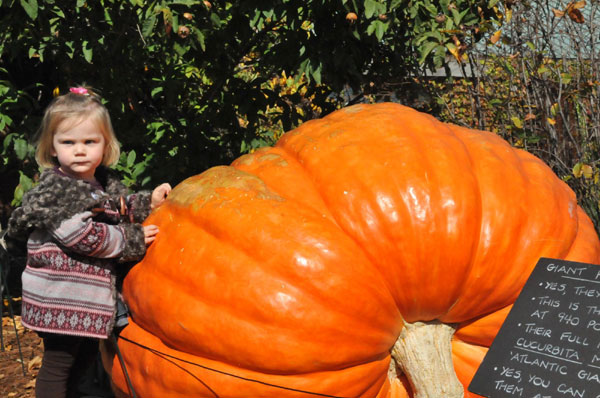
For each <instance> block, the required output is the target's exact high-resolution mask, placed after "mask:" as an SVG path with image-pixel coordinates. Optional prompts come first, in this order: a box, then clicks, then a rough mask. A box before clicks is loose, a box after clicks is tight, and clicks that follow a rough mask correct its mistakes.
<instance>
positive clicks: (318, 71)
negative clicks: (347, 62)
mask: <svg viewBox="0 0 600 398" xmlns="http://www.w3.org/2000/svg"><path fill="white" fill-rule="evenodd" d="M321 68H322V65H321V64H319V66H318V67H317V68H316V69H314V70H313V71H312V72H311V76H312V78H313V79H314V80H315V83H317V84H321Z"/></svg>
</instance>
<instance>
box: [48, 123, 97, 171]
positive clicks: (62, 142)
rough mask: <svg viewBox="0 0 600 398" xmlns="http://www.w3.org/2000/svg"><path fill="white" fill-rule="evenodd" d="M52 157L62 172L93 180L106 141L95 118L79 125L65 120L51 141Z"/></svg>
mask: <svg viewBox="0 0 600 398" xmlns="http://www.w3.org/2000/svg"><path fill="white" fill-rule="evenodd" d="M52 146H53V149H52V156H56V157H57V158H58V163H59V164H60V170H61V171H62V172H63V173H65V174H67V175H70V176H71V177H75V178H79V179H82V180H87V181H94V173H95V172H96V168H97V167H98V166H100V164H101V163H102V159H103V156H104V148H105V146H106V139H105V138H104V135H103V134H102V132H101V131H100V126H99V125H98V123H97V122H96V121H94V120H93V119H92V118H89V117H88V118H86V119H84V120H83V121H81V122H79V123H77V121H74V120H73V119H65V120H63V121H62V122H61V123H60V124H59V125H58V127H57V129H56V132H55V133H54V137H53V139H52Z"/></svg>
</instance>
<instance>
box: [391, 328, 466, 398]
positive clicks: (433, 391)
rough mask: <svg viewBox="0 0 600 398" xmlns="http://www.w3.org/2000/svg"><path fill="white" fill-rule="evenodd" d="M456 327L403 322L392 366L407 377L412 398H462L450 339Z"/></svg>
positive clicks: (393, 350)
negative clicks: (412, 394)
mask: <svg viewBox="0 0 600 398" xmlns="http://www.w3.org/2000/svg"><path fill="white" fill-rule="evenodd" d="M455 331H456V328H455V327H454V326H452V325H448V324H445V323H442V322H439V321H430V322H415V323H405V324H404V328H403V329H402V332H401V333H400V336H399V337H398V340H397V341H396V344H394V347H393V348H392V358H393V361H392V364H390V366H394V367H396V366H398V368H400V369H401V370H402V371H403V372H404V373H405V374H406V376H407V378H408V380H409V382H410V384H411V386H412V390H413V393H414V398H440V397H444V398H462V397H463V396H464V389H463V386H462V384H461V383H460V381H458V378H457V377H456V372H455V371H454V365H453V362H452V336H453V335H454V332H455Z"/></svg>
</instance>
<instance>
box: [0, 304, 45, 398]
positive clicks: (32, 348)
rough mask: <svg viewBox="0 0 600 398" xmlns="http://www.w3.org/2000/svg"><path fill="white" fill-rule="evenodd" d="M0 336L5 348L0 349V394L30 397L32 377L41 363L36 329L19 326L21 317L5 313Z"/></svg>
mask: <svg viewBox="0 0 600 398" xmlns="http://www.w3.org/2000/svg"><path fill="white" fill-rule="evenodd" d="M15 323H16V329H17V333H18V336H19V343H20V345H21V352H22V355H23V365H24V367H25V373H26V374H25V375H23V366H22V364H21V356H20V355H19V345H18V344H17V338H16V334H15ZM2 339H3V343H4V350H2V351H0V397H7V398H33V397H35V391H34V387H35V378H36V376H37V373H38V371H39V368H40V365H41V363H42V354H43V352H44V348H43V345H42V340H41V339H40V338H39V337H38V335H37V334H36V333H35V332H32V331H31V330H28V329H25V328H24V327H23V326H22V325H21V317H19V316H18V315H17V316H15V319H14V323H13V319H12V318H11V317H9V316H8V315H7V314H3V317H2Z"/></svg>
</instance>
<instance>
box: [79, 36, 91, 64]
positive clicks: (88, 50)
mask: <svg viewBox="0 0 600 398" xmlns="http://www.w3.org/2000/svg"><path fill="white" fill-rule="evenodd" d="M88 44H89V42H88V41H87V40H84V41H83V43H81V50H82V51H83V57H84V58H85V60H86V61H87V63H88V64H91V63H92V53H93V52H92V48H91V47H88Z"/></svg>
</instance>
